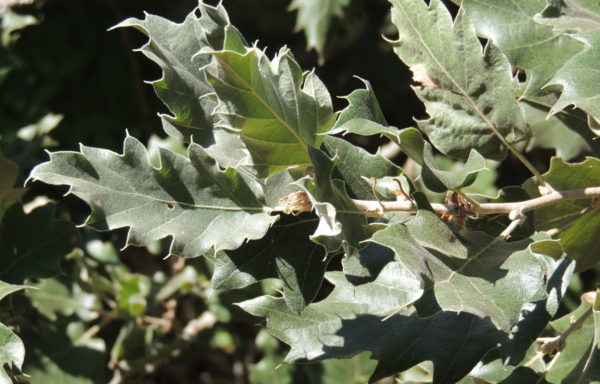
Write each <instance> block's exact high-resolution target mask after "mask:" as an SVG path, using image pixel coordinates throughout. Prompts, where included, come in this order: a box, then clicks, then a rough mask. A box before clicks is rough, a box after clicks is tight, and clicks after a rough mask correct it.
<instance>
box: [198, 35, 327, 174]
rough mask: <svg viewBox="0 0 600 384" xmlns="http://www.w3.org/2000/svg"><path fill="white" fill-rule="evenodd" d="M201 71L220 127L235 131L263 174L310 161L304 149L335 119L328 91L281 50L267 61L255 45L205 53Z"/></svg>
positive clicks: (302, 165)
mask: <svg viewBox="0 0 600 384" xmlns="http://www.w3.org/2000/svg"><path fill="white" fill-rule="evenodd" d="M205 55H209V56H212V57H214V58H215V61H214V63H213V65H211V66H208V67H207V68H206V74H207V78H208V81H209V83H210V84H211V85H212V86H213V88H214V89H215V92H216V94H217V96H218V98H219V104H218V106H217V109H216V110H215V112H214V113H215V114H216V115H217V116H219V117H220V118H221V119H222V121H221V122H220V123H219V125H220V126H222V127H224V128H225V129H227V130H232V131H235V132H238V133H239V135H240V136H241V138H242V140H243V141H244V143H245V144H246V147H247V148H248V151H249V152H250V155H251V156H252V159H253V162H254V166H255V167H257V168H258V169H261V170H262V173H263V174H264V175H273V174H274V173H277V172H279V171H282V170H284V169H287V168H290V167H298V168H300V169H302V168H305V167H306V166H308V165H309V163H310V158H309V156H308V147H311V146H314V147H318V146H319V145H320V142H321V141H322V138H321V137H320V136H317V134H318V133H323V132H326V131H328V130H329V129H330V128H331V126H332V125H333V122H334V120H335V115H334V114H333V107H332V105H331V97H330V96H329V92H328V91H327V89H326V88H325V86H324V85H323V83H322V82H321V80H319V78H318V77H317V76H316V75H315V74H314V73H313V72H308V73H304V74H303V73H302V70H301V69H300V66H299V65H298V63H297V62H296V60H295V59H294V58H293V57H292V54H291V53H290V51H289V50H288V49H286V48H283V49H281V50H280V51H279V52H278V54H277V55H276V56H275V57H274V58H273V59H272V60H269V58H268V57H267V56H266V54H265V52H264V51H262V50H260V49H259V48H258V47H252V48H248V49H246V50H245V51H244V52H234V51H231V50H224V51H210V52H206V53H205Z"/></svg>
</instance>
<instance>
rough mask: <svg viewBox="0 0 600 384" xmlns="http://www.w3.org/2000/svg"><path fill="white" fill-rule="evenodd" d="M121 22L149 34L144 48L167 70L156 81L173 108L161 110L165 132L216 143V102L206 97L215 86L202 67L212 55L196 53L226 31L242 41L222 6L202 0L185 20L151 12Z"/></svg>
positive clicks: (219, 41)
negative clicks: (214, 132) (208, 79)
mask: <svg viewBox="0 0 600 384" xmlns="http://www.w3.org/2000/svg"><path fill="white" fill-rule="evenodd" d="M198 11H199V12H201V14H202V16H201V17H198V16H197V12H198ZM121 27H133V28H135V29H137V30H139V31H141V32H142V33H143V34H145V35H146V36H148V42H147V43H146V44H145V45H144V46H143V47H141V48H140V51H141V52H142V53H143V54H144V55H145V56H146V57H148V58H149V59H150V60H152V61H154V62H155V63H156V64H158V65H159V66H160V67H161V69H162V71H163V75H162V77H161V78H160V79H158V80H155V81H152V82H151V84H152V85H153V87H154V90H155V91H156V94H157V95H158V97H159V98H160V99H161V100H162V101H163V102H164V103H165V104H166V105H167V107H168V108H169V110H170V111H171V113H173V116H169V115H161V118H162V121H163V128H164V130H165V132H167V133H168V134H169V135H171V136H173V137H175V138H177V139H179V140H182V141H187V142H190V141H191V138H192V137H193V139H194V142H196V143H199V144H203V145H204V144H211V143H213V142H214V138H213V126H214V124H215V123H216V122H217V119H216V118H215V117H214V116H212V115H211V114H212V111H213V109H214V108H215V107H216V105H217V104H216V102H215V101H214V100H213V99H211V98H210V97H207V95H208V94H210V93H212V92H213V89H212V87H211V86H210V84H209V83H208V82H207V80H206V77H205V75H204V73H203V71H201V68H202V67H204V66H206V65H207V64H209V63H210V61H211V58H210V57H209V56H203V55H199V56H195V55H196V54H197V53H198V52H199V51H200V50H201V49H203V48H209V49H222V48H223V45H224V40H225V34H226V33H227V34H229V35H230V36H229V38H237V39H238V40H239V41H243V37H242V36H241V35H240V34H239V32H238V31H237V30H236V29H235V27H233V26H232V25H231V23H230V22H229V16H228V15H227V12H226V11H225V9H224V8H223V6H222V5H221V4H219V5H218V6H216V7H212V6H210V5H207V4H205V3H204V2H203V1H200V2H199V5H198V8H197V9H194V11H192V12H191V13H190V14H189V15H188V16H187V17H186V19H185V20H184V21H183V22H182V23H174V22H172V21H169V20H167V19H164V18H162V17H159V16H155V15H150V14H146V15H145V18H144V19H143V20H142V19H135V18H130V19H127V20H125V21H123V22H121V23H119V24H118V25H116V28H121Z"/></svg>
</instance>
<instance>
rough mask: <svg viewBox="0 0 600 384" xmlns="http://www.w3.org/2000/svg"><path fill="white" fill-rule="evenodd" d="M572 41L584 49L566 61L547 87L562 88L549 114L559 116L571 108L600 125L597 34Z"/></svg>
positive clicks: (599, 50) (589, 34)
mask: <svg viewBox="0 0 600 384" xmlns="http://www.w3.org/2000/svg"><path fill="white" fill-rule="evenodd" d="M573 37H574V38H576V39H577V40H579V41H581V42H583V43H584V44H585V45H586V48H585V49H584V50H583V52H581V53H579V54H577V55H575V56H573V58H571V59H570V60H569V61H567V62H566V64H565V65H564V66H563V67H562V68H561V69H560V70H559V71H558V73H557V74H556V76H554V78H552V80H550V82H549V83H548V84H557V85H561V86H562V88H563V90H562V93H561V95H560V98H559V99H558V101H557V102H556V104H554V106H553V107H552V109H551V110H550V113H552V114H555V113H558V112H559V111H561V110H563V109H565V108H566V107H568V106H569V105H573V106H575V107H577V108H580V109H582V110H584V111H585V112H587V113H588V114H590V115H591V116H592V117H593V118H594V119H595V120H596V121H597V122H600V106H599V104H598V99H599V98H600V87H599V86H598V82H600V74H598V73H597V66H596V64H597V63H598V60H600V30H593V31H590V32H586V33H580V34H577V35H573Z"/></svg>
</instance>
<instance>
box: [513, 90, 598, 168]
mask: <svg viewBox="0 0 600 384" xmlns="http://www.w3.org/2000/svg"><path fill="white" fill-rule="evenodd" d="M520 105H521V107H522V108H523V110H524V111H525V116H526V118H527V122H528V123H529V126H530V127H531V130H532V132H533V136H532V138H531V141H530V142H529V145H528V146H527V150H528V151H529V150H531V149H533V148H544V149H554V150H556V156H557V157H560V158H562V159H564V160H571V159H573V158H575V157H577V156H578V155H580V154H581V153H582V152H589V151H590V150H591V148H590V147H589V146H588V144H587V143H586V141H585V140H584V139H583V137H581V136H580V135H578V134H577V133H576V131H575V130H573V129H571V128H570V126H573V124H577V125H579V126H580V127H579V129H588V128H587V121H585V120H584V121H581V120H579V121H577V120H570V121H569V120H567V121H565V119H560V118H559V116H558V115H553V116H550V117H549V118H548V111H547V110H546V109H545V108H542V107H536V106H535V105H532V104H529V103H525V102H522V103H520Z"/></svg>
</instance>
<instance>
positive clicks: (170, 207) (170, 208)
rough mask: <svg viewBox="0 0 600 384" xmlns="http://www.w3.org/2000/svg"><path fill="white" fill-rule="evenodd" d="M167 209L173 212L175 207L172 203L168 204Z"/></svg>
mask: <svg viewBox="0 0 600 384" xmlns="http://www.w3.org/2000/svg"><path fill="white" fill-rule="evenodd" d="M167 208H169V211H172V210H173V209H175V206H174V205H173V204H171V203H167Z"/></svg>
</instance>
